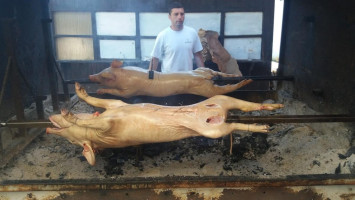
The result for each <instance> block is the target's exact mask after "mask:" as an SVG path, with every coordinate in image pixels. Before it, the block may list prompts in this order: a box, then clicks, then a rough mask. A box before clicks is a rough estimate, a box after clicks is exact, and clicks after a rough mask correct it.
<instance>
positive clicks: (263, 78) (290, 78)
mask: <svg viewBox="0 0 355 200" xmlns="http://www.w3.org/2000/svg"><path fill="white" fill-rule="evenodd" d="M246 79H252V80H253V81H276V80H279V81H281V80H283V81H293V80H294V77H293V76H241V77H223V76H214V77H213V78H212V79H211V80H212V81H214V82H218V83H222V82H223V83H229V82H240V81H242V80H246ZM64 82H65V83H67V84H74V83H75V82H78V83H92V84H94V82H92V81H90V79H73V80H65V81H64Z"/></svg>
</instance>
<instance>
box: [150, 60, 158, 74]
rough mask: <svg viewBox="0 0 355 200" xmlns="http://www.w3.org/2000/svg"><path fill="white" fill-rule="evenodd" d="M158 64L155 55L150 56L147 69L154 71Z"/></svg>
mask: <svg viewBox="0 0 355 200" xmlns="http://www.w3.org/2000/svg"><path fill="white" fill-rule="evenodd" d="M158 64H159V59H158V58H156V57H152V59H151V60H150V63H149V70H154V71H156V70H157V68H158Z"/></svg>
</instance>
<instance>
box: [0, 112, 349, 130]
mask: <svg viewBox="0 0 355 200" xmlns="http://www.w3.org/2000/svg"><path fill="white" fill-rule="evenodd" d="M226 122H227V123H232V122H236V123H246V124H248V123H263V124H270V123H271V124H274V123H318V122H355V116H351V115H278V116H276V115H273V116H237V115H230V116H228V117H227V120H226ZM0 125H1V126H0V127H9V128H32V127H49V126H52V123H51V122H50V121H49V120H37V121H9V122H1V123H0Z"/></svg>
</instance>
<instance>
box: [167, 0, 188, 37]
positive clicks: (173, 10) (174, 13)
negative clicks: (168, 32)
mask: <svg viewBox="0 0 355 200" xmlns="http://www.w3.org/2000/svg"><path fill="white" fill-rule="evenodd" d="M169 19H170V21H171V28H172V29H173V30H175V31H179V30H181V29H182V28H183V26H184V20H185V10H184V7H183V6H182V4H181V3H179V2H173V3H172V4H171V5H170V6H169Z"/></svg>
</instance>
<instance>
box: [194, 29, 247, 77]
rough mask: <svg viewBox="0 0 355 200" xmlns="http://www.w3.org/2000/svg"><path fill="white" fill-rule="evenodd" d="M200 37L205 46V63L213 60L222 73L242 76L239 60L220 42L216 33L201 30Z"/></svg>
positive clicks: (203, 52)
mask: <svg viewBox="0 0 355 200" xmlns="http://www.w3.org/2000/svg"><path fill="white" fill-rule="evenodd" d="M198 35H199V38H200V41H201V43H202V46H203V50H202V57H203V58H204V60H205V61H206V60H210V59H212V61H213V62H214V63H216V64H217V65H218V69H219V70H220V71H221V72H223V73H227V74H236V75H238V76H242V73H241V72H240V70H239V66H238V63H237V60H236V59H235V58H233V57H232V56H231V55H230V54H229V53H228V51H227V50H226V49H225V48H224V47H223V46H222V44H221V43H220V42H219V40H218V33H217V32H216V31H209V30H207V31H206V30H203V29H200V30H199V31H198Z"/></svg>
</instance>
